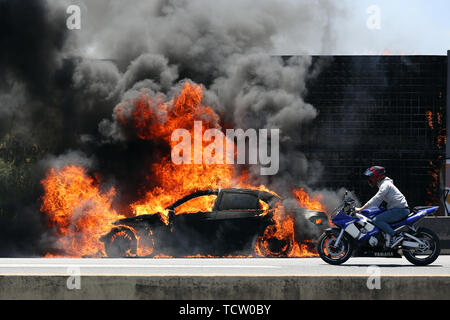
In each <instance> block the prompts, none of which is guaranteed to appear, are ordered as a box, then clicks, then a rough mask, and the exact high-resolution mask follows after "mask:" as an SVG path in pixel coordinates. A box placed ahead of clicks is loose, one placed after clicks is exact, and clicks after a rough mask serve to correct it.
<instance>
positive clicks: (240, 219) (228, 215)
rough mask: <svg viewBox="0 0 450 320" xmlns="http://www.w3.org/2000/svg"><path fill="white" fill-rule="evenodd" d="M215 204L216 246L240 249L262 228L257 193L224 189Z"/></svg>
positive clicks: (224, 248) (226, 248) (231, 249)
mask: <svg viewBox="0 0 450 320" xmlns="http://www.w3.org/2000/svg"><path fill="white" fill-rule="evenodd" d="M217 201H218V205H217V206H215V208H214V210H216V213H215V218H214V219H215V223H216V226H215V229H216V239H215V241H216V248H217V249H220V248H223V250H222V251H238V250H240V249H242V248H244V247H245V246H246V245H247V244H248V243H249V242H251V241H252V240H253V238H254V237H255V235H257V234H258V232H259V230H260V228H261V213H262V212H263V210H261V206H260V202H259V198H258V195H257V193H254V192H243V191H224V192H221V193H220V194H219V198H218V200H217Z"/></svg>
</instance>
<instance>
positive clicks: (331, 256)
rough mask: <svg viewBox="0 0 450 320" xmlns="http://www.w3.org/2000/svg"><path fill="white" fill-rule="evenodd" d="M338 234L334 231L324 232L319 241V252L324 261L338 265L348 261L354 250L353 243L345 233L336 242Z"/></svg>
mask: <svg viewBox="0 0 450 320" xmlns="http://www.w3.org/2000/svg"><path fill="white" fill-rule="evenodd" d="M337 238H338V236H337V235H336V234H334V233H332V232H326V233H324V234H322V235H321V236H320V238H319V241H318V243H317V252H318V253H319V256H320V257H321V258H322V260H323V261H325V262H326V263H329V264H333V265H338V264H342V263H344V262H345V261H347V260H348V259H349V258H350V257H351V255H352V252H353V244H352V242H351V241H350V240H349V239H348V237H347V236H346V235H345V234H344V235H343V236H342V237H341V239H340V240H339V243H337V244H336V241H337Z"/></svg>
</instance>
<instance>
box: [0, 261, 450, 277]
mask: <svg viewBox="0 0 450 320" xmlns="http://www.w3.org/2000/svg"><path fill="white" fill-rule="evenodd" d="M372 265H377V266H379V267H380V269H379V270H380V272H381V275H382V276H383V275H385V276H450V256H440V257H439V258H438V259H437V260H436V261H435V262H434V263H433V264H431V265H429V266H426V267H417V266H414V265H412V264H411V263H409V262H408V261H407V260H406V259H405V258H401V259H400V258H351V259H350V260H348V261H347V262H346V263H345V264H343V265H341V266H332V265H328V264H326V263H325V262H323V261H322V260H321V259H320V258H285V259H274V258H270V259H264V258H221V259H214V258H188V259H180V258H177V259H166V258H160V259H144V258H124V259H107V258H104V259H76V258H26V259H24V258H1V259H0V275H68V274H73V273H74V272H77V273H79V274H80V275H100V276H102V275H103V276H174V275H175V276H214V275H218V276H247V275H248V276H259V275H261V276H290V275H292V276H308V275H311V276H335V275H336V276H367V273H368V267H369V266H372Z"/></svg>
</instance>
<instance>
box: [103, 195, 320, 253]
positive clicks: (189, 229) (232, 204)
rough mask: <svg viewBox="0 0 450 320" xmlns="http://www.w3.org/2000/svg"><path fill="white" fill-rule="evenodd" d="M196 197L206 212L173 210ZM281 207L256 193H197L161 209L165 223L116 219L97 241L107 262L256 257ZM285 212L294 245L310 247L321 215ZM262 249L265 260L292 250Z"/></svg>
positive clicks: (276, 243) (273, 243) (278, 245)
mask: <svg viewBox="0 0 450 320" xmlns="http://www.w3.org/2000/svg"><path fill="white" fill-rule="evenodd" d="M202 197H213V200H212V201H213V202H214V205H213V206H212V210H207V211H205V210H200V211H198V212H197V211H192V210H191V211H192V212H179V211H178V210H179V208H182V207H183V206H185V205H186V204H189V203H190V202H191V201H196V200H198V199H201V198H202ZM282 203H283V202H282V199H281V198H280V197H278V196H276V195H274V194H272V193H269V192H265V191H258V190H251V189H220V190H204V191H198V192H194V193H192V194H189V195H188V196H185V197H183V198H182V199H180V200H178V201H176V202H175V203H173V204H172V205H170V206H169V207H167V208H166V212H167V213H168V222H166V223H164V222H163V220H164V219H161V214H160V213H159V214H146V215H139V216H135V217H130V218H125V219H121V220H118V221H116V222H114V223H113V224H114V225H115V226H114V227H113V228H112V229H111V231H110V232H109V233H108V234H106V235H104V236H103V237H102V238H101V240H102V241H103V242H104V244H105V251H106V254H107V255H108V256H109V257H121V256H136V255H137V256H153V255H156V254H163V255H170V256H189V255H198V254H200V255H210V256H227V255H242V254H244V255H249V254H253V255H257V254H255V250H254V249H255V246H256V245H257V241H261V238H262V237H261V236H262V235H263V234H264V231H265V230H266V229H267V228H268V227H270V226H273V225H274V224H275V221H274V220H273V215H274V211H275V210H276V208H277V206H279V205H280V204H281V205H283V204H282ZM283 206H284V205H283ZM284 207H286V206H284ZM289 207H291V206H289ZM285 212H286V214H289V215H291V216H292V218H293V219H294V223H295V229H296V230H295V241H297V242H300V243H301V242H302V241H306V242H308V243H310V244H311V248H314V243H312V242H311V239H317V238H318V237H319V236H320V234H321V233H322V232H323V230H325V229H326V228H328V219H327V216H326V214H325V213H324V212H320V211H312V210H306V209H302V208H300V207H298V206H297V208H289V209H287V210H285ZM166 216H167V215H166ZM266 245H268V246H270V252H271V254H269V256H288V254H289V252H290V250H291V249H292V248H291V247H292V244H289V243H286V242H284V241H283V239H281V240H279V239H276V238H274V239H270V240H269V241H268V243H266Z"/></svg>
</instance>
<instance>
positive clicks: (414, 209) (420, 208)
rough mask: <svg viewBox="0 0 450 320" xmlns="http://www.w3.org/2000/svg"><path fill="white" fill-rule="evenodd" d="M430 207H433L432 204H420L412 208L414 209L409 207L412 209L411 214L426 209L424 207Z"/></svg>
mask: <svg viewBox="0 0 450 320" xmlns="http://www.w3.org/2000/svg"><path fill="white" fill-rule="evenodd" d="M428 208H431V206H419V207H414V208H412V210H411V209H409V210H410V211H411V213H410V214H409V215H411V214H415V213H417V212H419V211H420V210H424V209H428Z"/></svg>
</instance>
